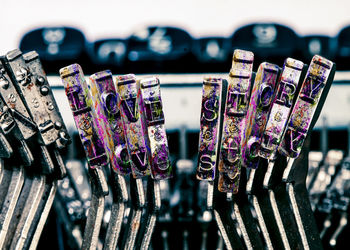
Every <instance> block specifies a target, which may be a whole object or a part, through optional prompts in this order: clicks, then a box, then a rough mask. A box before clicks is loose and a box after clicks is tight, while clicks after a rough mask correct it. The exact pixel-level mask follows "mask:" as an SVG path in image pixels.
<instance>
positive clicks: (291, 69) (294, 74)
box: [246, 58, 303, 249]
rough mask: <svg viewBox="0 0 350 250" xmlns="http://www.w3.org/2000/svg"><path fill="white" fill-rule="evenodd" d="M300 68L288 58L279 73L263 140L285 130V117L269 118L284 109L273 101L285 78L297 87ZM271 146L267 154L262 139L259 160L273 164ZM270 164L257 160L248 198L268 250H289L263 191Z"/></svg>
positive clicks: (281, 91)
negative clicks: (267, 156)
mask: <svg viewBox="0 0 350 250" xmlns="http://www.w3.org/2000/svg"><path fill="white" fill-rule="evenodd" d="M294 63H295V64H294ZM297 65H301V66H300V67H299V68H298V67H296V66H297ZM302 65H303V64H302V62H300V61H296V60H294V59H291V58H287V59H286V61H285V63H284V67H283V71H282V73H281V77H280V82H279V84H278V87H277V91H276V95H275V98H274V101H273V104H272V108H271V111H270V115H269V120H268V122H267V125H266V128H265V131H264V136H266V134H268V135H270V134H271V133H272V135H274V136H275V135H276V134H277V136H278V133H283V131H284V127H285V125H286V123H287V120H288V113H287V114H285V115H281V116H279V115H278V116H276V115H271V114H272V113H274V110H277V112H279V111H280V110H282V111H283V109H280V105H279V104H278V103H277V101H276V99H279V96H280V95H282V94H281V93H283V91H284V89H283V86H284V85H283V83H282V81H284V80H285V79H286V77H288V82H292V83H295V85H296V84H297V83H298V82H299V79H300V74H301V72H299V71H300V70H301V69H302ZM292 92H293V91H292ZM294 92H295V89H294ZM287 93H289V94H290V93H291V92H288V89H287ZM286 98H290V99H289V100H290V102H291V103H290V105H292V104H293V103H292V102H293V96H288V95H287V96H286ZM282 108H283V107H282ZM287 111H288V109H287V110H286V112H287ZM275 118H278V119H277V120H276V121H275ZM271 121H272V122H271ZM269 132H270V133H269ZM279 140H280V139H279ZM274 142H275V144H276V143H277V145H276V146H275V147H272V146H270V145H269V148H268V149H269V151H267V150H266V144H264V137H263V140H262V144H261V148H260V150H259V157H261V155H262V153H264V154H266V153H267V152H268V153H269V155H272V156H273V157H271V159H270V160H275V157H274V156H275V154H276V151H277V147H278V141H277V140H275V141H274ZM271 163H274V161H270V164H268V162H267V160H266V159H259V161H258V165H257V166H258V168H257V169H251V170H250V173H249V179H248V181H247V187H246V191H247V193H248V194H249V195H250V197H251V200H252V205H253V207H254V210H255V212H256V214H257V219H258V222H259V226H260V229H261V232H262V234H263V237H264V240H265V242H266V245H267V247H268V249H273V248H277V249H279V248H284V247H285V248H286V247H287V248H288V247H289V243H288V240H287V236H286V235H285V233H284V229H283V224H281V223H279V221H281V219H280V217H279V216H275V215H274V213H273V207H272V204H271V202H270V199H269V195H268V191H267V190H265V189H263V180H264V177H265V175H266V173H267V171H268V166H269V167H270V168H271V165H272V166H273V164H271ZM279 181H281V180H279ZM281 225H282V227H281ZM279 226H280V228H282V229H280V230H276V228H278V227H279ZM281 232H282V233H281Z"/></svg>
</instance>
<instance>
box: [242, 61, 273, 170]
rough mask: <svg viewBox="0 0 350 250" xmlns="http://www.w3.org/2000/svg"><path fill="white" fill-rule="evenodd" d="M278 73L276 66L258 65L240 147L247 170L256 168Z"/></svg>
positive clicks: (268, 64)
mask: <svg viewBox="0 0 350 250" xmlns="http://www.w3.org/2000/svg"><path fill="white" fill-rule="evenodd" d="M278 72H279V68H278V66H277V65H274V64H270V63H266V62H264V63H262V64H260V66H259V69H258V72H257V73H256V77H255V83H254V87H253V90H252V94H251V98H250V102H249V110H248V114H247V120H246V127H245V135H244V139H243V147H242V151H243V152H242V164H243V166H245V167H248V168H257V166H258V162H259V157H258V152H259V149H260V143H261V138H262V136H263V133H264V129H265V125H266V122H267V119H268V115H269V112H270V107H271V102H272V99H273V94H274V90H275V86H276V82H277V79H278Z"/></svg>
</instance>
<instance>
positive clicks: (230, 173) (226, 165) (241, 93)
mask: <svg viewBox="0 0 350 250" xmlns="http://www.w3.org/2000/svg"><path fill="white" fill-rule="evenodd" d="M253 60H254V55H253V53H251V52H249V51H243V50H235V51H234V54H233V60H232V68H231V70H230V75H229V80H228V90H227V97H226V106H225V110H224V118H223V129H222V136H221V149H220V157H219V167H218V168H219V172H220V173H225V174H222V175H221V176H220V174H219V187H218V188H219V190H220V191H221V192H233V193H237V192H238V183H239V176H240V174H239V172H240V171H241V162H240V154H241V149H240V148H241V145H242V141H241V137H242V131H244V126H245V121H246V119H245V116H246V113H247V111H248V103H249V91H250V85H251V76H252V67H253ZM224 175H225V176H226V177H233V179H232V178H227V181H229V182H224V180H225V179H224V178H223V177H224Z"/></svg>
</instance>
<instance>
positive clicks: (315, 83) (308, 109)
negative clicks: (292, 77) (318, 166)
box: [279, 55, 333, 158]
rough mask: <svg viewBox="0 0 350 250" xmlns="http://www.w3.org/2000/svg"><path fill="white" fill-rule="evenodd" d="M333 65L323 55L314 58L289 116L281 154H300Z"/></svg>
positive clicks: (280, 147)
mask: <svg viewBox="0 0 350 250" xmlns="http://www.w3.org/2000/svg"><path fill="white" fill-rule="evenodd" d="M332 66H333V63H332V62H331V61H329V60H327V59H325V58H323V57H321V56H318V55H316V56H314V57H313V58H312V61H311V63H310V66H309V69H308V72H307V74H306V78H305V80H304V83H303V85H302V87H301V91H300V94H299V96H298V98H297V100H296V103H295V106H294V108H293V111H292V115H291V117H290V118H289V121H288V128H287V129H286V131H285V132H284V136H283V140H282V142H281V145H280V146H279V152H280V153H281V154H283V155H285V156H288V157H291V158H296V157H298V156H299V154H300V151H301V148H302V146H303V144H304V141H305V138H306V135H307V131H308V129H309V127H310V123H311V120H312V117H313V115H314V113H315V110H316V107H317V103H318V101H319V98H320V96H321V94H322V91H323V88H324V86H325V85H326V82H327V79H328V76H329V74H330V72H331V69H332Z"/></svg>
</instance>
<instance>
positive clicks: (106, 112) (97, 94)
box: [89, 70, 131, 175]
mask: <svg viewBox="0 0 350 250" xmlns="http://www.w3.org/2000/svg"><path fill="white" fill-rule="evenodd" d="M89 80H90V88H91V95H92V100H93V105H94V109H95V111H96V115H97V116H98V122H99V123H100V124H101V126H100V127H99V128H101V129H102V131H100V132H99V133H100V136H101V135H105V136H106V137H105V138H106V139H105V140H106V141H105V146H106V148H107V152H108V156H109V159H110V163H111V165H112V168H113V169H114V171H116V172H117V173H118V174H121V175H126V174H129V173H130V171H131V167H130V160H129V154H128V151H127V148H126V144H125V135H124V130H123V123H122V120H121V115H120V110H119V108H118V94H117V92H116V90H115V87H114V82H113V77H112V73H111V72H110V71H109V70H106V71H101V72H98V73H95V74H93V75H91V76H90V78H89Z"/></svg>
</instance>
